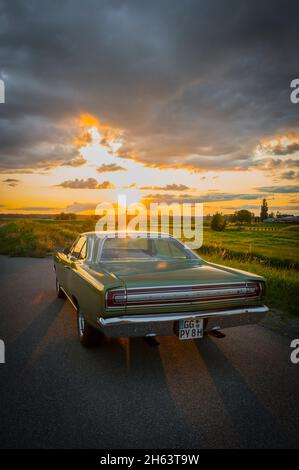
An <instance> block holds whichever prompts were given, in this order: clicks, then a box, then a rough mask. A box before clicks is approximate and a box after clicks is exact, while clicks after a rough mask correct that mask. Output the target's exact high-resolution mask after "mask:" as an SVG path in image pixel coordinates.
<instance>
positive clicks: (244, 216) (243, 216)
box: [234, 209, 252, 223]
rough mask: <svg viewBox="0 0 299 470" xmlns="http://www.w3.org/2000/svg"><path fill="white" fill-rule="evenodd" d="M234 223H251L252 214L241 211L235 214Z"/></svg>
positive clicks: (244, 210)
mask: <svg viewBox="0 0 299 470" xmlns="http://www.w3.org/2000/svg"><path fill="white" fill-rule="evenodd" d="M234 218H235V221H236V222H249V223H250V222H251V219H252V214H251V212H250V211H248V210H246V209H242V210H240V211H236V212H235V217H234Z"/></svg>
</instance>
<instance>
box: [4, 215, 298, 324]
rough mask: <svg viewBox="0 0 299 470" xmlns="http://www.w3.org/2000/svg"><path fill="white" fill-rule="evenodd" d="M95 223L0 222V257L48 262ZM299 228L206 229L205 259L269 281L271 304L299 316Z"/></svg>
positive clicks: (88, 220)
mask: <svg viewBox="0 0 299 470" xmlns="http://www.w3.org/2000/svg"><path fill="white" fill-rule="evenodd" d="M94 228H95V220H94V219H91V218H84V219H76V220H72V219H70V220H52V219H35V220H33V219H13V220H12V219H7V220H4V219H1V221H0V254H2V255H9V256H31V257H44V256H47V255H51V254H52V253H53V252H54V251H55V250H57V249H61V248H64V247H66V246H70V244H71V243H72V242H73V241H74V239H75V238H76V237H77V235H78V234H79V233H82V232H85V231H89V230H94ZM298 242H299V226H298V225H285V224H269V223H268V224H266V223H265V224H263V223H259V224H246V223H243V224H241V225H238V224H237V223H229V224H227V226H226V228H225V230H224V231H214V230H212V228H211V227H210V224H207V225H205V226H204V243H203V246H202V248H201V249H200V250H198V253H199V255H200V256H202V257H203V258H204V259H206V260H208V261H212V262H214V263H219V264H225V265H227V266H231V267H234V268H238V269H243V270H245V271H251V272H254V273H256V274H260V275H262V276H265V277H266V278H267V280H268V294H267V302H268V304H269V305H270V307H275V308H277V309H281V310H284V311H287V312H289V313H292V314H297V315H298V314H299V311H298V308H299V307H298V306H299V243H298Z"/></svg>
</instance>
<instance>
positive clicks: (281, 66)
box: [0, 0, 299, 171]
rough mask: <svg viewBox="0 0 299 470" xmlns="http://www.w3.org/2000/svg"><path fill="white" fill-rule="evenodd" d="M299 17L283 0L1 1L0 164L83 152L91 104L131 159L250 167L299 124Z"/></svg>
mask: <svg viewBox="0 0 299 470" xmlns="http://www.w3.org/2000/svg"><path fill="white" fill-rule="evenodd" d="M298 13H299V4H298V2H293V1H282V0H271V1H270V0H268V1H267V0H265V1H262V2H261V1H257V0H254V1H249V0H248V1H246V2H245V1H244V2H239V1H237V0H229V1H225V2H223V1H220V0H218V1H216V0H209V1H203V0H185V1H184V0H181V1H174V0H171V1H170V0H164V1H163V0H162V1H161V0H160V1H159V2H158V1H152V2H146V1H137V0H136V1H130V2H125V1H117V0H116V1H113V2H111V1H108V0H107V1H104V0H102V1H99V0H97V1H95V0H94V1H93V0H88V1H86V2H82V1H79V0H74V1H64V2H61V1H59V2H58V1H57V0H54V1H51V2H42V3H41V2H39V1H37V0H31V1H26V2H25V1H20V0H16V1H14V2H11V1H8V0H7V1H2V3H1V6H0V44H1V49H0V77H1V78H3V79H4V81H5V85H6V104H5V105H1V108H0V139H1V142H0V152H1V168H2V171H3V170H4V171H6V170H8V171H9V169H11V168H13V169H17V170H18V171H20V170H22V169H25V170H27V171H29V169H30V168H32V167H34V168H36V167H37V168H39V167H40V168H46V169H47V168H50V167H51V166H52V165H53V166H55V165H60V164H66V163H67V162H68V161H74V159H78V158H79V155H78V150H77V149H76V148H74V147H73V146H72V145H71V142H72V140H73V136H74V133H75V132H76V129H75V125H74V123H73V118H74V117H75V116H77V115H78V114H79V113H80V112H82V111H84V112H89V113H91V114H94V115H95V116H97V117H98V118H99V119H101V120H102V121H104V122H107V123H109V124H110V125H112V126H113V127H117V128H120V129H123V131H124V134H123V136H124V144H123V146H122V147H121V149H120V151H119V153H120V155H122V156H123V157H131V156H132V154H133V155H134V158H136V159H137V160H139V161H142V162H144V163H146V164H147V165H151V166H174V167H181V166H185V167H188V168H191V169H192V168H193V169H195V170H199V171H200V170H202V169H246V168H247V167H248V166H250V164H251V161H250V157H249V156H250V155H251V152H252V149H253V148H254V147H255V146H256V145H257V144H258V142H259V139H260V138H261V137H264V136H267V135H269V136H271V135H272V134H274V133H276V132H280V133H283V132H284V131H285V130H286V129H290V128H296V126H298V107H296V106H295V105H293V104H291V102H290V98H289V93H290V89H289V85H290V82H291V80H292V79H293V78H294V77H295V76H296V74H297V73H298V65H299V61H298V50H297V47H298V46H297V44H298V24H297V18H298ZM77 161H78V160H77ZM51 162H52V165H51Z"/></svg>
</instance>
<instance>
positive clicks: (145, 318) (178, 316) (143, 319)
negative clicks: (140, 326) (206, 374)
mask: <svg viewBox="0 0 299 470" xmlns="http://www.w3.org/2000/svg"><path fill="white" fill-rule="evenodd" d="M268 311H269V308H268V307H267V306H266V305H263V306H261V307H248V308H246V307H244V308H240V309H235V310H222V311H215V312H188V313H165V314H164V313H163V314H157V315H124V316H122V317H113V318H103V317H99V318H98V319H97V322H98V323H99V325H100V326H101V327H103V328H104V327H106V326H113V325H115V326H116V325H124V324H134V323H152V322H167V321H168V322H169V321H171V322H173V321H178V320H188V319H197V318H215V317H228V316H234V315H243V314H250V313H252V314H254V313H260V314H263V313H267V312H268Z"/></svg>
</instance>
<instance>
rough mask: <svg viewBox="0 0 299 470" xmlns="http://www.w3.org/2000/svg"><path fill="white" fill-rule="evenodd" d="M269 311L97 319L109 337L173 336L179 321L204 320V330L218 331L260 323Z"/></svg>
mask: <svg viewBox="0 0 299 470" xmlns="http://www.w3.org/2000/svg"><path fill="white" fill-rule="evenodd" d="M268 311H269V308H268V307H267V306H266V305H263V306H259V307H248V308H246V307H245V308H240V309H232V310H220V311H218V310H217V311H214V312H198V313H196V312H190V313H175V314H172V313H167V314H166V313H165V314H155V315H124V316H121V317H112V318H103V317H99V318H98V319H97V322H98V325H99V328H100V329H101V330H102V331H103V333H105V334H106V335H107V336H112V337H117V336H146V335H157V336H159V335H172V334H174V323H175V322H177V321H179V320H188V319H202V318H203V319H205V320H207V321H206V322H205V331H206V332H207V331H210V330H212V329H215V328H221V329H223V328H230V327H233V326H241V325H248V324H252V323H258V322H259V321H260V320H261V319H262V318H263V317H264V315H265V314H266V313H267V312H268Z"/></svg>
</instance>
